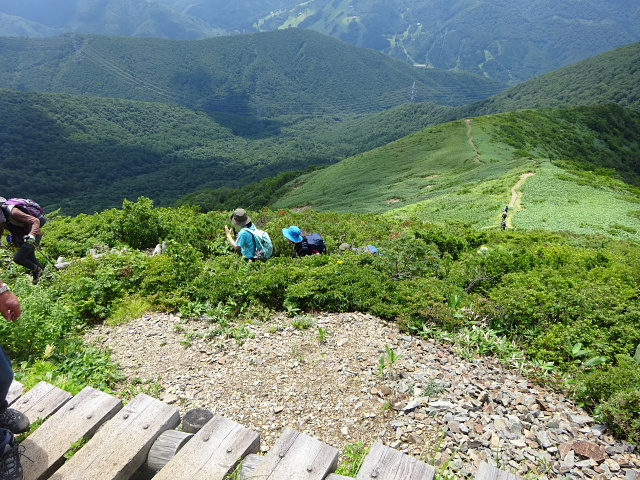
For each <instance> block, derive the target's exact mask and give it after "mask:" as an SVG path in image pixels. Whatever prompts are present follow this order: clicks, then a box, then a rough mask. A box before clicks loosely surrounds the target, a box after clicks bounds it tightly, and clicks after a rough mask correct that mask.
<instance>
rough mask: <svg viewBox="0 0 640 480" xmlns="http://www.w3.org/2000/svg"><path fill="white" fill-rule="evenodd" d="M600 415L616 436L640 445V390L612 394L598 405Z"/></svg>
mask: <svg viewBox="0 0 640 480" xmlns="http://www.w3.org/2000/svg"><path fill="white" fill-rule="evenodd" d="M600 413H601V414H602V416H603V417H604V418H605V419H606V421H607V423H609V424H610V425H611V426H612V427H613V429H614V431H615V432H616V434H617V435H618V436H621V437H623V438H627V439H628V440H629V441H630V442H631V443H635V444H636V445H637V444H639V443H640V390H632V391H624V392H618V393H616V394H614V395H613V396H612V397H611V398H610V399H608V400H606V401H605V402H603V403H602V405H600Z"/></svg>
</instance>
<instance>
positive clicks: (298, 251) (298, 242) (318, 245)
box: [282, 225, 327, 258]
mask: <svg viewBox="0 0 640 480" xmlns="http://www.w3.org/2000/svg"><path fill="white" fill-rule="evenodd" d="M282 235H284V237H285V238H286V239H287V240H289V241H290V242H292V243H293V255H292V256H293V258H296V257H304V256H306V255H318V254H321V253H327V246H326V244H325V243H324V239H323V238H322V235H320V234H319V233H310V234H309V235H302V231H301V230H300V227H298V226H296V225H291V226H290V227H289V228H283V229H282Z"/></svg>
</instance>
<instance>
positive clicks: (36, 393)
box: [11, 382, 73, 423]
mask: <svg viewBox="0 0 640 480" xmlns="http://www.w3.org/2000/svg"><path fill="white" fill-rule="evenodd" d="M72 397H73V395H71V394H70V393H69V392H67V391H65V390H62V389H61V388H58V387H54V386H53V385H51V384H50V383H47V382H40V383H38V384H37V385H36V386H35V387H33V388H32V389H31V390H29V391H28V392H27V393H25V394H24V395H23V396H21V397H20V398H19V399H17V400H16V401H15V402H13V403H12V404H11V408H15V409H16V410H19V411H21V412H22V413H24V414H25V415H26V416H27V418H28V419H29V421H30V422H31V423H34V422H35V421H36V420H38V419H39V418H41V419H45V418H48V417H50V416H51V415H53V414H54V413H56V412H57V411H58V409H59V408H60V407H62V406H63V405H64V404H65V403H67V402H68V401H69V400H71V398H72Z"/></svg>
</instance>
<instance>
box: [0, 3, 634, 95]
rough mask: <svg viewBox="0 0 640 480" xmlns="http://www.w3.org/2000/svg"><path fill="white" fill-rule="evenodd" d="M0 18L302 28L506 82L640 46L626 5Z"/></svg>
mask: <svg viewBox="0 0 640 480" xmlns="http://www.w3.org/2000/svg"><path fill="white" fill-rule="evenodd" d="M0 15H3V17H0V35H3V36H16V35H26V36H48V35H56V34H60V33H69V32H74V33H89V34H102V35H117V36H154V37H164V38H173V39H197V38H205V37H212V36H217V35H229V34H237V33H250V32H257V31H271V30H277V29H284V28H289V27H299V28H309V29H313V30H316V31H319V32H321V33H324V34H326V35H331V36H334V37H337V38H340V39H342V40H344V41H346V42H349V43H351V44H353V45H357V46H364V47H368V48H373V49H375V50H378V51H381V52H383V53H386V54H388V55H391V56H393V57H396V58H399V59H401V60H403V61H405V62H409V63H416V64H421V65H425V66H427V67H435V68H440V69H446V70H460V71H468V72H472V73H476V74H481V75H485V76H488V77H491V78H495V79H498V80H500V81H502V82H507V83H510V84H516V83H519V82H522V81H524V80H527V79H529V78H533V77H535V76H538V75H540V74H542V73H546V72H550V71H553V70H556V69H558V68H560V67H562V66H565V65H569V64H572V63H575V62H577V61H580V60H583V59H585V58H588V57H591V56H593V55H597V54H599V53H602V52H605V51H608V50H611V49H614V48H617V47H620V46H623V45H626V44H629V43H633V42H637V41H640V6H639V5H638V3H637V2H635V1H633V0H582V1H580V2H576V1H573V0H559V1H550V0H531V1H529V2H522V1H518V0H492V1H488V0H483V1H475V0H447V1H445V0H427V1H423V2H409V1H407V0H313V1H308V2H301V1H299V0H245V1H244V2H228V1H224V0H189V1H185V0H159V1H143V0H56V1H55V2H51V1H50V0H4V1H3V2H2V4H0Z"/></svg>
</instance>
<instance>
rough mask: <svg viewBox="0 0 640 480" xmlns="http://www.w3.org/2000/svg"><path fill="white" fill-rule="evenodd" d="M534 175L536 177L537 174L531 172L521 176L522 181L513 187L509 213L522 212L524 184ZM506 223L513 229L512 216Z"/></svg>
mask: <svg viewBox="0 0 640 480" xmlns="http://www.w3.org/2000/svg"><path fill="white" fill-rule="evenodd" d="M532 175H535V173H533V172H529V173H523V174H522V175H520V180H518V181H517V182H516V184H515V185H514V186H513V187H511V201H510V202H509V211H511V212H515V211H517V210H520V209H521V208H522V207H521V205H522V190H521V188H522V184H523V183H524V182H525V180H526V179H527V178H529V177H531V176H532ZM506 222H507V227H512V226H513V225H512V224H511V215H509V216H508V217H507V218H506Z"/></svg>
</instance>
